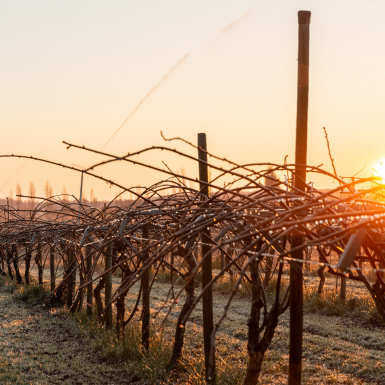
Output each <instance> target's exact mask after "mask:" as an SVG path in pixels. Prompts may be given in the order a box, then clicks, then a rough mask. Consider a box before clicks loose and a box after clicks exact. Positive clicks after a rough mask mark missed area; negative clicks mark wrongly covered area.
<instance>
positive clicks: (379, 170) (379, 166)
mask: <svg viewBox="0 0 385 385" xmlns="http://www.w3.org/2000/svg"><path fill="white" fill-rule="evenodd" d="M373 171H374V176H380V177H381V178H382V179H384V180H385V159H382V160H380V161H378V162H377V163H376V164H375V165H374V167H373Z"/></svg>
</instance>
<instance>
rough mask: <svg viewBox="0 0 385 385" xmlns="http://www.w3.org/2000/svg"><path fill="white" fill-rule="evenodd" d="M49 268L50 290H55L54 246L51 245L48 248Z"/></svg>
mask: <svg viewBox="0 0 385 385" xmlns="http://www.w3.org/2000/svg"><path fill="white" fill-rule="evenodd" d="M49 269H50V273H51V292H53V291H54V290H55V287H56V282H55V248H54V247H53V246H51V247H50V249H49Z"/></svg>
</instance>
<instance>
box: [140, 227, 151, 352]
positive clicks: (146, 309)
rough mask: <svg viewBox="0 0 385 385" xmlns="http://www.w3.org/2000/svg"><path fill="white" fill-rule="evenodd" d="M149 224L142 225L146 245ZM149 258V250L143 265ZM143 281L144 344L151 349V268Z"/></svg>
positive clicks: (146, 252)
mask: <svg viewBox="0 0 385 385" xmlns="http://www.w3.org/2000/svg"><path fill="white" fill-rule="evenodd" d="M149 233H150V231H149V225H144V226H143V227H142V238H143V242H144V245H145V246H144V247H147V245H148V239H149V236H150V234H149ZM148 258H149V253H148V251H144V252H143V253H142V265H145V264H146V263H147V260H148ZM141 281H142V305H143V312H142V346H143V347H144V348H145V349H146V350H149V349H150V269H147V270H146V271H144V272H143V275H142V277H141Z"/></svg>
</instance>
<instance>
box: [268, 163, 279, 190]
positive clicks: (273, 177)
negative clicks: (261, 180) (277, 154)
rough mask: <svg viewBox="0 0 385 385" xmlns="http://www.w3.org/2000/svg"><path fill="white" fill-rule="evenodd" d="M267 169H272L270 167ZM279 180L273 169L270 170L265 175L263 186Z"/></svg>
mask: <svg viewBox="0 0 385 385" xmlns="http://www.w3.org/2000/svg"><path fill="white" fill-rule="evenodd" d="M269 170H272V168H271V167H270V168H269ZM278 181H279V179H278V176H277V174H276V173H275V171H270V172H268V173H267V174H266V176H265V186H272V185H273V184H276V183H277V182H278Z"/></svg>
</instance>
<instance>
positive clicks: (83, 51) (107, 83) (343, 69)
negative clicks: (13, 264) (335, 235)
mask: <svg viewBox="0 0 385 385" xmlns="http://www.w3.org/2000/svg"><path fill="white" fill-rule="evenodd" d="M300 9H304V10H310V11H312V22H311V40H310V44H311V48H310V104H309V150H308V154H309V155H308V163H309V164H312V165H318V164H321V163H323V164H324V166H325V168H326V169H327V170H328V171H331V165H330V161H329V158H328V153H327V148H326V143H325V139H324V134H323V130H322V127H323V126H326V128H327V130H328V134H329V139H330V142H331V150H332V153H333V157H334V158H335V164H336V168H337V171H338V174H339V175H343V176H346V175H352V174H355V173H356V172H357V171H358V170H360V169H361V168H362V167H363V166H364V165H365V162H367V166H366V168H365V170H364V171H363V172H362V175H363V176H367V175H370V173H371V167H374V165H376V164H378V161H379V160H380V159H385V149H384V148H383V147H384V146H383V141H382V135H383V132H384V131H385V127H384V126H385V124H384V123H385V108H384V101H385V98H384V92H385V45H384V44H383V37H384V36H385V23H383V16H384V15H385V2H383V1H382V0H377V1H375V0H366V1H356V0H352V1H349V2H347V1H329V0H323V1H322V2H320V1H318V2H315V1H309V0H307V1H296V0H294V1H290V2H288V1H284V0H271V1H251V0H239V1H237V2H233V1H223V0H222V1H219V0H215V1H210V2H209V3H208V2H204V1H203V0H202V1H195V2H191V3H190V4H188V3H186V2H179V1H177V0H175V1H168V0H165V1H162V2H158V1H155V0H153V1H147V0H146V1H142V2H136V3H135V4H133V2H126V1H116V2H105V1H96V2H95V1H92V2H91V1H82V2H75V1H66V2H49V1H39V2H37V1H27V0H25V1H17V2H6V3H5V2H2V4H1V5H0V19H1V20H0V26H1V27H0V28H1V36H2V37H1V40H0V41H1V52H2V58H3V60H2V66H1V68H2V69H1V71H0V76H1V79H0V80H1V81H0V84H1V87H0V98H1V99H0V103H1V106H2V108H1V110H2V112H1V114H0V125H1V132H2V133H3V135H2V139H1V141H0V153H1V154H11V153H14V154H16V153H18V154H24V155H34V156H38V157H44V158H48V159H51V160H55V161H58V162H62V163H66V164H69V165H70V164H71V163H72V164H76V165H81V166H83V167H87V166H89V165H91V164H92V163H93V162H95V161H97V160H98V159H100V158H98V157H96V156H91V155H90V154H86V153H82V152H81V151H77V150H73V149H71V150H68V151H67V150H66V149H65V146H64V145H62V144H61V141H62V140H67V141H70V142H71V141H72V142H74V143H78V144H81V145H83V144H84V145H87V146H90V147H93V148H96V149H101V148H102V147H103V145H104V144H105V143H106V142H107V140H108V139H109V138H110V137H111V135H112V134H113V133H114V132H115V131H116V130H117V128H118V127H119V126H120V125H121V124H122V123H123V122H124V121H125V119H126V118H127V117H128V116H129V115H130V112H131V111H132V110H133V109H134V108H135V107H136V106H137V105H138V103H139V102H140V101H141V99H142V98H144V97H145V96H146V95H147V93H148V92H149V91H150V90H151V88H152V87H154V86H155V85H156V84H157V83H158V82H159V81H160V80H161V79H162V78H163V77H164V75H165V74H167V73H168V71H169V70H170V68H172V67H173V66H175V64H176V63H177V62H178V61H179V60H180V59H181V58H183V57H184V56H185V55H186V54H189V57H188V58H187V59H186V60H185V61H184V62H183V63H182V64H181V65H180V66H179V67H178V68H177V69H176V70H175V71H174V72H173V73H172V74H171V75H170V76H169V77H168V78H167V79H166V80H165V81H163V82H162V84H161V85H160V86H159V87H158V88H157V89H156V90H154V92H152V94H151V95H150V96H149V97H148V98H147V99H146V100H145V101H144V102H143V103H142V104H141V106H140V107H139V108H138V110H137V111H136V112H135V113H134V114H133V115H132V117H131V118H130V120H129V121H128V122H127V123H126V124H125V125H124V126H123V127H122V128H121V130H120V131H119V132H118V133H117V134H116V136H115V137H114V138H113V139H112V140H111V142H110V143H109V144H108V145H107V146H106V148H105V150H106V151H109V152H113V153H115V154H125V153H127V152H133V151H135V150H137V149H139V148H142V147H146V146H150V145H153V144H164V142H163V140H162V139H161V137H160V135H159V131H160V130H163V132H164V134H165V135H166V136H169V137H171V136H182V137H184V138H186V139H187V140H189V141H192V142H195V141H196V137H197V133H198V132H206V133H207V135H208V144H209V149H210V150H211V151H213V152H215V153H217V154H219V155H222V156H226V157H228V158H230V159H234V160H235V161H237V162H238V163H250V162H269V161H270V162H277V163H282V161H283V158H284V156H285V155H286V154H288V155H289V159H288V160H289V162H293V161H294V141H295V136H294V134H295V118H296V117H295V113H296V75H297V69H296V65H297V63H296V58H297V28H298V25H297V11H298V10H300ZM221 31H223V32H221ZM171 146H172V147H175V146H176V144H174V143H172V144H171ZM178 146H180V148H181V149H182V150H184V149H186V150H188V151H189V152H191V150H189V149H188V148H187V147H186V146H185V145H178ZM191 153H192V154H194V155H195V152H194V151H192V152H191ZM143 160H144V161H149V162H151V163H152V164H154V165H157V166H162V163H161V162H162V160H163V161H165V162H166V163H167V165H168V166H169V167H171V168H172V169H173V170H176V168H180V167H181V166H183V167H184V168H185V169H186V170H187V173H188V174H189V175H191V176H194V177H195V176H196V174H197V167H196V165H195V164H193V163H192V162H185V161H181V160H180V159H179V158H177V157H175V156H171V155H166V154H165V153H161V152H158V153H156V154H152V155H146V156H144V157H143ZM24 163H25V162H24V161H22V160H16V159H12V160H5V159H1V176H0V188H1V191H2V192H1V191H0V194H1V196H3V194H4V195H8V192H9V190H10V189H11V188H12V189H13V190H15V186H16V183H20V185H21V187H22V189H23V192H24V193H26V192H27V189H28V185H29V182H30V181H31V180H32V181H34V183H35V185H36V189H37V192H38V194H43V192H42V191H43V186H44V183H45V181H46V180H47V179H48V180H49V181H50V182H51V184H52V186H53V188H54V192H55V193H59V192H60V191H61V189H62V186H63V185H65V186H66V188H67V190H68V192H70V193H73V194H78V190H79V181H80V177H79V175H77V174H74V173H72V172H68V171H64V170H62V169H60V168H54V167H52V166H48V165H42V164H37V163H36V162H32V161H28V162H26V163H25V164H24ZM99 172H100V174H102V175H105V176H107V177H109V178H111V179H114V180H117V181H118V182H120V183H122V184H124V185H126V186H131V185H136V184H138V183H140V184H141V185H146V184H149V183H154V182H156V181H157V180H159V179H161V178H163V177H162V176H161V175H159V174H156V173H153V172H149V171H146V170H143V169H141V168H139V167H138V166H126V165H115V166H114V167H105V168H102V169H100V171H99ZM315 181H316V186H317V185H318V187H319V188H325V187H327V184H325V183H326V181H325V180H322V179H319V180H315ZM91 187H93V188H94V190H95V193H96V195H97V197H98V198H99V199H109V198H111V197H112V196H113V195H115V193H116V192H117V189H114V188H112V189H110V188H109V186H107V185H106V184H105V183H101V182H97V181H94V180H91V179H90V178H89V177H86V178H85V186H84V189H85V192H86V194H87V195H89V190H90V188H91Z"/></svg>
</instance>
